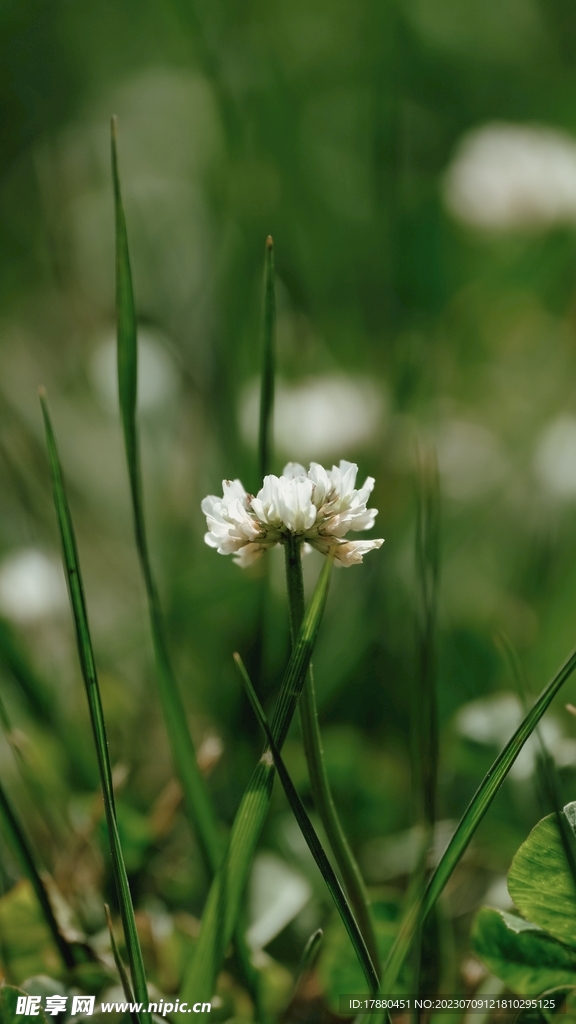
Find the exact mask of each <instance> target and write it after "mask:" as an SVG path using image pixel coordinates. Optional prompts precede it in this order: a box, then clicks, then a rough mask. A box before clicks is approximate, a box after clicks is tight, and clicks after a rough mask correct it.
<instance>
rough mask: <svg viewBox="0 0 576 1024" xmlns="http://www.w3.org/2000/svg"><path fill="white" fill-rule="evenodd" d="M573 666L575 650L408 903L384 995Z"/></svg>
mask: <svg viewBox="0 0 576 1024" xmlns="http://www.w3.org/2000/svg"><path fill="white" fill-rule="evenodd" d="M575 668H576V651H572V653H571V654H570V655H569V657H568V658H567V659H566V661H565V662H564V664H563V665H562V666H561V667H560V668H559V670H558V672H557V673H556V675H555V676H554V677H553V679H551V680H550V682H549V683H548V685H547V686H545V688H544V689H543V690H542V693H541V694H540V696H539V697H538V700H537V701H536V703H535V704H534V706H533V707H532V708H531V709H530V711H529V712H528V714H527V715H526V716H525V717H524V719H523V720H522V722H521V723H520V725H519V726H518V728H517V730H516V732H515V733H514V735H513V736H512V737H511V738H510V739H509V740H508V743H507V744H506V746H505V747H504V748H503V749H502V750H501V751H500V753H499V754H498V757H497V758H496V760H495V761H494V763H493V765H492V767H491V768H490V770H489V771H488V772H487V773H486V775H485V776H484V778H483V780H482V782H481V783H480V786H479V787H478V789H477V791H476V793H475V794H474V796H473V797H472V800H471V801H470V803H469V804H468V807H467V808H466V811H465V812H464V814H463V816H462V818H461V820H460V823H459V825H458V827H457V829H456V831H455V833H454V835H453V836H452V839H451V840H450V843H449V844H448V847H447V849H446V851H445V852H444V855H443V857H442V858H441V860H440V863H439V864H438V866H437V868H436V870H435V872H434V874H433V876H432V878H431V879H430V881H429V883H428V886H427V887H426V891H425V893H424V895H423V896H422V897H420V898H418V899H417V900H414V901H411V902H410V903H409V905H408V907H407V909H406V912H405V914H404V917H403V920H402V922H401V925H400V929H399V932H398V936H397V938H396V941H395V943H394V946H393V948H392V950H391V951H390V956H389V957H388V960H387V962H386V964H385V966H384V973H383V976H382V983H381V991H382V992H383V993H384V994H385V993H387V992H391V991H393V987H394V983H395V981H396V979H397V977H398V973H399V971H400V968H401V967H402V964H403V963H404V960H405V958H406V956H407V954H408V951H409V949H410V946H411V944H412V941H413V939H414V935H415V934H416V931H417V929H418V927H419V926H420V924H421V922H423V921H424V920H425V919H426V917H427V915H428V914H429V912H430V910H431V909H432V907H433V906H434V904H435V903H436V900H437V899H438V897H439V896H440V894H441V892H442V891H443V890H444V887H445V885H446V883H447V882H448V879H449V878H450V876H451V875H452V873H453V871H454V869H455V867H456V865H457V864H458V862H459V860H460V858H461V857H462V854H463V853H464V851H465V850H466V847H467V846H468V844H469V842H470V840H471V839H472V836H473V835H474V832H475V831H476V829H477V828H478V825H479V824H480V822H481V821H482V818H483V817H484V815H485V814H486V811H487V810H488V808H489V807H490V804H491V803H492V801H493V799H494V797H495V796H496V794H497V792H498V790H499V789H500V787H501V786H502V783H503V782H504V779H505V778H506V776H507V774H508V772H509V771H510V768H511V767H512V765H513V764H514V761H515V760H516V758H517V757H518V754H519V753H520V751H521V750H522V747H523V746H524V744H525V743H526V740H527V739H528V737H529V736H531V735H532V733H533V732H534V729H535V728H536V726H537V725H538V722H539V721H540V719H541V718H542V716H543V714H544V712H545V711H546V710H547V708H548V707H549V706H550V704H551V702H552V701H553V699H554V697H555V696H556V694H557V693H558V691H559V690H560V688H561V687H562V686H563V684H564V683H565V682H566V680H567V679H568V677H569V676H570V675H571V674H572V672H573V671H574V669H575Z"/></svg>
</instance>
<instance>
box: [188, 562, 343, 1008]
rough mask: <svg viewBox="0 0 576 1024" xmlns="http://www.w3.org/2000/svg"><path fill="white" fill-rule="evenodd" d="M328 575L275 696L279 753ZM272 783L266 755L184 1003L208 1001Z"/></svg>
mask: <svg viewBox="0 0 576 1024" xmlns="http://www.w3.org/2000/svg"><path fill="white" fill-rule="evenodd" d="M331 570H332V560H331V559H330V558H326V559H325V562H324V566H323V568H322V571H321V573H320V576H319V578H318V582H317V584H316V587H315V589H314V593H313V595H312V598H311V600H310V603H309V605H308V608H307V609H306V612H305V614H304V618H303V620H302V625H301V627H300V630H299V632H298V635H297V638H296V642H295V644H294V647H293V650H292V654H291V656H290V661H289V662H288V666H287V669H286V672H285V675H284V678H283V680H282V685H281V687H280V691H279V693H278V699H277V702H276V706H275V709H274V716H273V719H272V734H273V736H274V739H275V741H276V744H277V745H278V748H279V749H281V748H282V745H283V743H284V740H285V739H286V735H287V733H288V730H289V728H290V724H291V722H292V718H293V716H294V712H295V710H296V705H297V703H298V698H299V697H300V694H301V692H302V687H303V686H304V680H305V678H306V673H307V671H308V667H309V665H310V659H311V657H312V652H313V650H314V646H315V644H316V638H317V636H318V631H319V629H320V623H321V621H322V615H323V613H324V608H325V605H326V600H327V597H328V585H329V583H330V573H331ZM273 784H274V765H273V760H272V758H271V757H270V754H269V753H268V755H267V756H266V753H265V754H264V755H263V756H262V757H261V759H260V761H259V762H258V765H257V767H256V769H255V771H254V772H253V775H252V777H251V779H250V782H249V784H248V787H247V789H246V792H245V794H244V796H243V798H242V802H241V804H240V807H239V809H238V811H237V814H236V817H235V819H234V824H233V826H232V831H231V833H230V839H229V843H228V849H227V852H226V855H225V858H224V861H223V865H222V867H221V869H220V870H219V871H218V873H217V875H216V878H215V879H214V882H213V883H212V886H211V889H210V893H209V896H208V901H207V904H206V907H205V909H204V915H203V917H202V928H201V931H200V937H199V940H198V944H197V946H196V951H195V954H194V958H193V960H192V963H191V965H190V969H189V970H188V972H187V973H186V975H185V977H184V981H183V987H182V998H183V999H188V1000H190V999H192V998H194V999H199V1000H200V1001H201V1002H202V1001H206V1002H208V1001H209V1000H210V999H211V997H212V994H213V991H214V986H215V982H216V976H217V974H218V969H219V967H220V965H221V963H222V960H223V958H224V952H225V949H226V946H227V944H228V942H229V941H230V938H231V935H232V931H233V929H234V926H235V924H236V919H237V916H238V913H239V909H240V901H241V897H242V895H243V893H244V889H245V886H246V881H247V878H248V872H249V869H250V865H251V862H252V857H253V855H254V850H255V847H256V843H257V841H258V837H259V835H260V832H261V830H262V827H263V824H264V821H265V818H266V814H267V812H268V808H269V805H270V799H271V795H272V787H273Z"/></svg>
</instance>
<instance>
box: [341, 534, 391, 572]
mask: <svg viewBox="0 0 576 1024" xmlns="http://www.w3.org/2000/svg"><path fill="white" fill-rule="evenodd" d="M383 543H384V541H383V540H382V539H379V540H349V541H346V542H345V543H344V544H339V545H338V547H337V548H336V554H335V561H336V563H338V562H340V564H341V565H344V566H350V565H357V564H358V563H359V562H361V561H362V559H363V557H364V555H366V554H368V552H369V551H375V550H376V549H377V548H381V547H382V545H383Z"/></svg>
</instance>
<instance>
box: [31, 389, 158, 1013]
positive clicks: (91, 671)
mask: <svg viewBox="0 0 576 1024" xmlns="http://www.w3.org/2000/svg"><path fill="white" fill-rule="evenodd" d="M40 402H41V405H42V415H43V417H44V429H45V432H46V445H47V449H48V460H49V464H50V474H51V477H52V486H53V489H54V505H55V508H56V515H57V518H58V526H59V529H60V538H61V541H62V558H63V562H64V570H65V573H66V578H67V581H68V592H69V595H70V605H71V608H72V617H73V620H74V630H75V633H76V646H77V649H78V658H79V661H80V668H81V671H82V678H83V680H84V685H85V687H86V696H87V698H88V707H89V711H90V721H91V725H92V733H93V737H94V745H95V747H96V756H97V759H98V769H99V772H100V784H101V787H102V798H103V800H104V811H105V815H106V825H107V827H108V840H109V843H110V855H111V861H112V870H113V873H114V881H115V883H116V892H117V896H118V904H119V907H120V914H121V917H122V925H123V928H124V937H125V941H126V949H127V952H128V959H129V963H130V973H131V975H132V984H133V986H134V991H135V993H136V998H137V1000H138V1001H139V1002H141V1003H142V1004H143V1006H145V1007H147V1006H148V989H147V985H146V973H145V970H144V961H143V959H142V950H141V948H140V940H139V938H138V932H137V930H136V920H135V917H134V907H133V904H132V897H131V894H130V887H129V884H128V875H127V873H126V866H125V864H124V857H123V854H122V846H121V844H120V837H119V835H118V827H117V824H116V806H115V801H114V788H113V784H112V770H111V767H110V757H109V753H108V739H107V736H106V725H105V721H104V711H103V708H102V700H101V696H100V686H99V683H98V674H97V671H96V663H95V660H94V652H93V649H92V639H91V636H90V627H89V624H88V613H87V609H86V601H85V598H84V586H83V583H82V576H81V572H80V563H79V560H78V550H77V546H76V537H75V534H74V526H73V524H72V517H71V515H70V509H69V507H68V500H67V497H66V491H65V487H64V479H63V476H62V468H61V465H60V458H59V455H58V449H57V447H56V439H55V437H54V431H53V429H52V423H51V421H50V416H49V413H48V406H47V403H46V393H45V391H44V390H43V389H41V391H40ZM140 1021H141V1022H142V1024H151V1021H152V1018H151V1016H150V1014H149V1013H148V1011H147V1010H142V1011H141V1014H140Z"/></svg>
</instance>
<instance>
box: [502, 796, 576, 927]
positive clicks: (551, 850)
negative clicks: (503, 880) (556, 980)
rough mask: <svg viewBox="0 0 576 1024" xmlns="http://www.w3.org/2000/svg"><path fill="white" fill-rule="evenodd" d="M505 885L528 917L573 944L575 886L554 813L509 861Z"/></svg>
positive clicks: (536, 829) (540, 824) (575, 915)
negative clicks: (510, 863) (510, 865)
mask: <svg viewBox="0 0 576 1024" xmlns="http://www.w3.org/2000/svg"><path fill="white" fill-rule="evenodd" d="M574 806H575V805H574V804H571V805H569V809H574ZM508 889H509V892H510V895H511V897H512V899H513V900H514V903H515V904H516V906H517V907H518V909H519V911H520V913H521V914H523V915H524V916H525V917H526V918H527V919H528V920H529V921H533V922H534V924H537V925H538V926H539V927H540V928H542V929H544V931H546V932H548V933H549V934H550V935H553V936H554V937H555V938H557V939H559V940H560V941H561V942H566V943H568V944H569V945H571V946H576V887H575V885H574V879H573V877H572V874H571V872H570V868H569V866H568V864H567V860H566V854H565V851H564V846H563V843H562V837H561V834H560V829H559V826H558V821H557V818H556V815H555V814H550V815H548V817H546V818H544V819H543V820H542V821H539V822H538V824H537V825H535V826H534V828H533V829H532V831H531V833H530V835H529V836H528V839H527V840H526V842H524V843H522V846H521V847H520V849H519V850H518V853H517V854H516V856H515V857H514V860H513V861H512V867H511V868H510V872H509V875H508Z"/></svg>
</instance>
